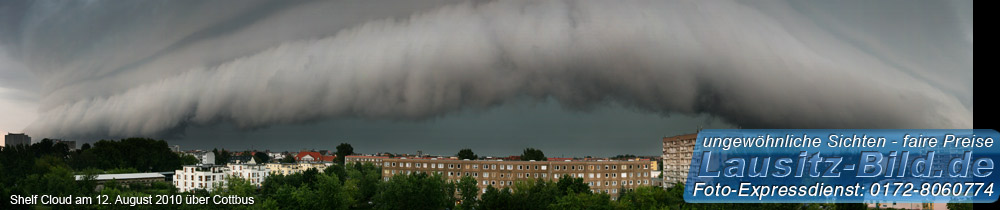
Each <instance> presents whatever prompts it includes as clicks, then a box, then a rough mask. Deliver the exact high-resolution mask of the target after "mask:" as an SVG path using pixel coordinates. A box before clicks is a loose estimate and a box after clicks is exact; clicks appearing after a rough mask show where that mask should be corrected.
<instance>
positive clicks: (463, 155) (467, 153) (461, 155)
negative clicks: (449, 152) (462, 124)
mask: <svg viewBox="0 0 1000 210" xmlns="http://www.w3.org/2000/svg"><path fill="white" fill-rule="evenodd" d="M455 156H458V159H462V160H465V159H468V160H475V159H479V156H477V155H476V153H473V152H472V149H462V150H459V151H458V154H457V155H455Z"/></svg>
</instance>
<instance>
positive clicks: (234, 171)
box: [226, 164, 271, 187]
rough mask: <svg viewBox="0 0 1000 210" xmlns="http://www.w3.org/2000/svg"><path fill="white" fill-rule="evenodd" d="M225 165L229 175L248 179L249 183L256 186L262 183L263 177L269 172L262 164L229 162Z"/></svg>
mask: <svg viewBox="0 0 1000 210" xmlns="http://www.w3.org/2000/svg"><path fill="white" fill-rule="evenodd" d="M226 167H227V168H228V170H229V171H228V173H229V175H230V176H234V177H240V178H243V179H245V180H247V181H250V184H253V185H254V186H258V187H260V185H261V184H263V183H264V179H266V178H267V176H268V175H269V174H270V172H271V170H268V168H267V167H265V166H264V165H249V164H248V165H244V164H230V165H228V166H226Z"/></svg>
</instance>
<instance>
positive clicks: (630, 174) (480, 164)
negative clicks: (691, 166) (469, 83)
mask: <svg viewBox="0 0 1000 210" xmlns="http://www.w3.org/2000/svg"><path fill="white" fill-rule="evenodd" d="M382 164H383V166H382V177H384V179H386V180H388V179H389V178H390V177H392V176H393V175H396V174H410V173H415V172H417V173H419V172H424V173H440V174H441V175H442V176H444V177H445V178H447V179H448V180H449V181H458V180H459V179H461V178H462V177H463V176H470V177H472V178H475V179H476V181H477V186H478V187H479V189H480V193H483V192H484V191H485V190H486V186H489V185H493V187H496V188H504V187H510V186H512V185H513V184H514V183H515V182H517V181H523V180H529V179H542V180H550V181H558V179H559V178H561V177H562V176H563V175H566V176H569V177H573V178H583V182H584V183H586V184H588V185H589V186H590V189H591V190H592V191H593V192H599V193H608V194H610V195H611V197H612V198H617V197H618V196H617V195H618V193H619V190H622V189H625V190H632V189H635V188H636V187H639V186H651V183H650V181H651V177H650V171H649V161H648V160H645V161H641V160H639V161H635V160H628V161H502V160H452V159H437V158H420V159H406V158H398V159H397V158H386V159H383V161H382Z"/></svg>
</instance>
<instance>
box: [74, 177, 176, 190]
mask: <svg viewBox="0 0 1000 210" xmlns="http://www.w3.org/2000/svg"><path fill="white" fill-rule="evenodd" d="M74 177H75V178H76V181H82V180H86V179H87V176H86V175H75V176H74ZM91 178H92V179H93V180H94V181H95V182H96V184H97V185H96V186H95V188H94V191H101V189H104V184H105V183H107V182H109V181H115V182H117V183H118V184H120V185H122V186H125V187H128V186H129V185H130V184H136V183H137V184H143V185H146V186H149V185H151V184H152V183H153V182H164V181H166V180H167V179H166V177H164V176H163V174H160V173H125V174H98V175H96V176H94V177H91Z"/></svg>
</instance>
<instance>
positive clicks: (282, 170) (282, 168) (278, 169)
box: [264, 162, 333, 175]
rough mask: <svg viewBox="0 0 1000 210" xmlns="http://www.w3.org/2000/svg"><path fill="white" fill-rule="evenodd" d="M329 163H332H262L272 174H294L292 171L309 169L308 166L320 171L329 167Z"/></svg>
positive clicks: (299, 171) (297, 171) (298, 171)
mask: <svg viewBox="0 0 1000 210" xmlns="http://www.w3.org/2000/svg"><path fill="white" fill-rule="evenodd" d="M331 165H333V163H306V162H302V163H268V164H264V167H265V168H267V170H268V171H269V173H271V174H272V175H274V174H281V175H289V174H294V173H301V172H303V171H305V170H309V169H310V168H315V169H316V170H318V171H320V172H322V171H323V170H326V168H327V167H330V166H331Z"/></svg>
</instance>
